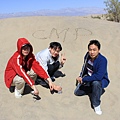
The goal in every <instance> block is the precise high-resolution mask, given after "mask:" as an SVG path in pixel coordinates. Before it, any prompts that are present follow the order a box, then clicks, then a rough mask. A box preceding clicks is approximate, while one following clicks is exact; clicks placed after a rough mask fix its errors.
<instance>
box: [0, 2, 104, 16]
mask: <svg viewBox="0 0 120 120" xmlns="http://www.w3.org/2000/svg"><path fill="white" fill-rule="evenodd" d="M104 1H105V0H0V14H1V13H16V12H29V11H37V10H41V9H51V10H59V9H62V8H81V7H98V8H105V4H104Z"/></svg>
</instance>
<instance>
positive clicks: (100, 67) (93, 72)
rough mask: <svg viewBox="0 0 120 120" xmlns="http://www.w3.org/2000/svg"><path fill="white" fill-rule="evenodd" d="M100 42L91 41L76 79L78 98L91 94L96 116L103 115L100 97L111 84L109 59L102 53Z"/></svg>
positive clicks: (75, 92)
mask: <svg viewBox="0 0 120 120" xmlns="http://www.w3.org/2000/svg"><path fill="white" fill-rule="evenodd" d="M100 47H101V45H100V42H99V41H98V40H91V41H90V42H89V44H88V52H87V53H86V55H85V57H84V64H83V67H82V71H81V73H80V76H79V77H77V78H76V82H77V83H78V84H77V87H76V89H75V91H74V94H75V95H76V96H82V95H86V94H89V93H90V94H91V104H92V106H93V108H94V111H95V112H96V114H98V115H101V114H102V111H101V108H100V103H101V100H100V97H101V95H102V91H103V90H104V88H106V87H107V86H108V84H109V78H108V72H107V59H106V58H105V57H104V56H103V55H102V54H101V53H100Z"/></svg>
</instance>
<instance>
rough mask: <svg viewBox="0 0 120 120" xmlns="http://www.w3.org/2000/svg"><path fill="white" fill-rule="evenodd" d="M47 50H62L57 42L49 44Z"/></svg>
mask: <svg viewBox="0 0 120 120" xmlns="http://www.w3.org/2000/svg"><path fill="white" fill-rule="evenodd" d="M49 48H54V49H55V50H56V49H60V51H61V50H62V46H61V44H60V43H59V42H51V43H50V45H49Z"/></svg>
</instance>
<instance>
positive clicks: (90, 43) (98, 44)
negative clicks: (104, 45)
mask: <svg viewBox="0 0 120 120" xmlns="http://www.w3.org/2000/svg"><path fill="white" fill-rule="evenodd" d="M92 44H94V45H96V46H97V47H98V49H99V50H100V48H101V44H100V42H99V41H98V40H90V42H89V44H88V49H89V47H90V45H92Z"/></svg>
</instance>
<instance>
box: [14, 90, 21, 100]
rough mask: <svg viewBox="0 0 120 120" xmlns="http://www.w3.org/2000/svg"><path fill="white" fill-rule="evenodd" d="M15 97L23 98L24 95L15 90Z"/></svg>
mask: <svg viewBox="0 0 120 120" xmlns="http://www.w3.org/2000/svg"><path fill="white" fill-rule="evenodd" d="M15 97H16V98H21V97H22V95H21V94H20V93H19V92H18V91H17V90H16V89H15Z"/></svg>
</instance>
